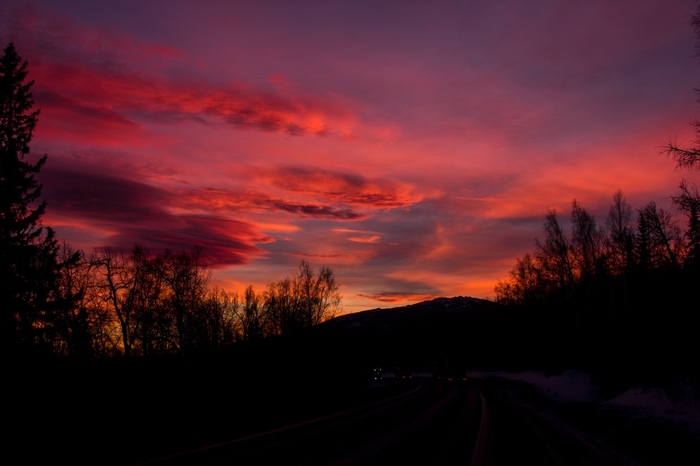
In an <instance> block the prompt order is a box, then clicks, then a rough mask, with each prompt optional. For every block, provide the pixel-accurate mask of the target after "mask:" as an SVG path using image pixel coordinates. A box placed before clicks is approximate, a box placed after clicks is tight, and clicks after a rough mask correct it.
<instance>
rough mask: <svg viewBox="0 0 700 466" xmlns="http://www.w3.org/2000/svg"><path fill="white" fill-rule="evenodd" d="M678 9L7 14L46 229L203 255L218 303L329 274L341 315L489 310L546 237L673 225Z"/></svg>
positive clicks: (472, 6) (506, 4) (112, 9)
mask: <svg viewBox="0 0 700 466" xmlns="http://www.w3.org/2000/svg"><path fill="white" fill-rule="evenodd" d="M696 9H697V3H696V2H695V1H694V0H673V1H668V0H634V1H632V0H620V1H615V2H610V1H608V0H586V1H567V2H562V1H560V0H531V1H527V2H522V1H516V0H503V1H498V2H493V1H487V0H475V1H472V0H462V1H456V0H455V1H430V2H427V1H382V0H373V1H363V0H357V1H334V0H326V1H298V2H290V1H284V0H278V1H269V0H262V1H255V2H250V1H248V2H244V1H224V0H201V1H199V2H196V3H195V2H189V1H179V0H167V1H166V0H151V1H143V0H121V1H119V2H94V1H87V0H72V1H69V0H64V1H62V0H53V1H49V0H45V1H42V0H35V1H33V0H21V1H20V0H4V1H3V2H2V4H1V5H0V45H1V46H2V48H4V47H5V46H6V45H7V44H9V43H10V42H12V43H13V44H14V45H15V48H16V49H17V52H18V53H19V55H20V56H21V57H22V59H23V60H27V61H28V63H29V65H28V69H29V79H32V80H34V81H35V83H34V86H33V88H32V92H33V95H34V100H35V108H40V109H41V113H40V115H39V122H38V125H37V127H36V130H35V133H34V138H33V140H32V142H31V149H32V154H31V155H30V157H39V156H41V155H44V154H46V155H48V161H47V163H46V165H45V166H44V168H43V169H42V171H41V173H40V176H39V180H40V181H41V182H42V183H43V197H44V199H45V200H46V202H47V203H48V208H47V212H46V214H45V216H44V218H43V223H44V224H45V225H48V226H51V227H52V228H54V229H55V230H56V232H57V236H58V238H59V240H61V241H66V242H67V243H68V244H70V245H71V246H72V247H74V248H76V249H81V250H83V251H85V252H86V253H87V254H88V255H89V254H91V253H93V252H94V251H95V250H97V249H99V248H101V247H104V246H105V245H110V246H112V247H113V248H115V249H119V250H124V251H128V250H130V249H131V248H132V247H133V246H134V245H135V244H136V243H138V244H142V245H143V246H144V247H145V248H147V249H149V250H151V251H154V252H158V251H162V250H164V249H170V250H173V251H180V250H183V249H191V248H193V247H195V246H198V247H201V248H202V250H203V252H204V254H205V257H206V258H207V262H208V264H209V265H210V267H211V269H212V282H211V283H212V284H213V285H215V286H218V287H222V288H225V289H228V290H231V291H239V292H240V291H243V289H244V288H245V287H247V286H248V285H252V286H254V288H255V289H256V290H258V291H263V290H264V288H265V286H266V284H268V283H270V282H273V281H277V280H280V279H282V278H284V277H287V276H290V275H292V274H294V273H295V272H296V270H297V267H298V265H299V263H300V262H301V261H302V260H305V261H307V262H309V263H310V264H311V265H312V267H314V269H315V270H317V271H318V270H319V269H320V267H322V266H326V267H330V268H331V269H332V270H333V272H334V275H335V278H336V280H337V281H338V283H339V285H340V292H341V294H342V296H343V311H342V312H355V311H360V310H365V309H373V308H377V307H394V306H399V305H404V304H410V303H414V302H419V301H423V300H426V299H431V298H434V297H444V296H447V297H449V296H472V297H476V298H484V299H494V297H495V293H494V285H495V284H496V283H497V281H498V280H501V279H504V278H507V277H508V273H509V271H510V270H511V269H512V268H513V266H514V265H515V259H516V258H517V257H521V256H523V255H524V254H526V253H528V252H532V251H533V250H534V246H535V239H536V238H541V237H542V235H543V234H542V232H543V228H542V226H543V223H544V218H545V215H546V214H547V212H548V210H549V209H556V210H557V212H558V213H559V215H560V219H561V220H562V223H566V221H567V219H568V215H569V213H570V211H571V204H572V201H573V200H574V199H576V200H577V202H578V203H579V204H580V205H581V206H582V207H583V208H585V209H586V210H587V211H589V212H590V213H591V214H593V215H594V216H595V217H596V219H597V220H598V222H599V223H600V224H604V223H605V217H606V215H607V211H608V208H609V206H610V204H611V202H612V196H613V194H614V192H615V191H617V190H618V189H620V190H622V192H623V193H624V195H625V197H626V199H627V201H628V203H629V204H630V205H631V206H632V207H634V208H639V207H642V206H643V205H644V204H646V203H648V202H650V201H654V202H656V203H657V204H658V205H661V206H663V207H665V208H668V209H671V208H672V206H671V203H670V200H669V198H670V196H672V195H674V194H676V192H677V191H678V185H679V183H680V181H681V180H682V179H685V180H687V181H689V182H691V183H694V182H697V181H698V178H700V177H699V176H698V174H699V173H698V172H697V171H695V172H689V171H680V170H678V169H676V167H675V163H674V162H673V160H671V159H669V158H668V157H666V156H665V155H663V154H662V151H661V149H662V147H663V146H664V145H665V144H666V143H668V142H669V141H675V142H677V143H679V144H681V145H690V144H692V143H693V142H694V138H695V134H694V129H693V127H692V126H691V124H690V123H691V122H692V121H693V120H694V119H695V118H696V115H697V110H698V98H697V94H696V92H695V89H696V88H697V87H698V86H699V81H700V79H698V78H699V77H700V74H699V73H698V62H699V60H698V57H697V56H696V55H695V48H694V45H695V37H694V35H693V30H692V27H691V25H690V16H691V14H693V13H694V12H695V11H696Z"/></svg>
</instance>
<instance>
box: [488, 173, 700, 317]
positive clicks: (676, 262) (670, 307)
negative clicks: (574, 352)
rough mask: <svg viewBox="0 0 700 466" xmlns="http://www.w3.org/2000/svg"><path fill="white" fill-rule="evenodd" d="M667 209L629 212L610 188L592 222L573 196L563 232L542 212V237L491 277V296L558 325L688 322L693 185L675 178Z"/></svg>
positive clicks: (698, 215) (696, 255)
mask: <svg viewBox="0 0 700 466" xmlns="http://www.w3.org/2000/svg"><path fill="white" fill-rule="evenodd" d="M673 206H674V207H675V208H676V210H677V211H676V212H671V211H667V210H664V209H663V208H661V207H659V206H657V205H656V203H655V202H649V203H648V204H646V205H644V206H642V207H639V208H636V209H633V208H632V207H631V206H630V205H629V204H628V203H627V201H626V200H625V197H624V196H623V194H622V192H621V191H618V192H616V193H615V194H614V195H613V198H612V203H611V205H610V207H609V210H608V214H607V217H606V218H605V219H603V220H602V221H600V220H598V219H596V218H595V217H594V216H593V215H591V214H590V213H589V212H588V211H587V210H586V209H585V208H584V207H582V206H581V205H580V204H579V203H578V202H577V201H576V200H574V201H573V204H572V209H571V217H570V225H571V227H570V230H569V231H567V230H566V229H565V228H564V226H562V223H561V221H560V219H559V216H558V214H557V212H556V211H554V210H551V211H549V212H548V213H547V215H546V217H545V221H544V239H542V240H541V241H540V240H539V239H538V240H537V241H536V244H535V251H534V252H532V253H528V254H525V255H524V256H523V257H521V258H518V259H517V260H516V264H515V267H514V268H513V269H512V270H511V272H510V277H509V278H507V279H505V280H502V281H499V282H498V284H497V285H496V287H495V292H496V300H497V301H498V302H500V303H503V304H508V305H518V306H521V307H524V308H527V309H530V310H533V311H536V312H539V313H541V314H543V315H546V322H549V323H556V324H558V325H559V324H560V325H561V327H560V328H573V327H578V328H593V329H597V330H600V329H601V328H616V329H623V328H628V329H639V328H647V329H653V328H656V329H658V330H661V329H662V328H667V327H668V326H672V327H675V328H682V327H683V326H685V325H690V323H691V322H692V321H694V319H695V314H696V313H697V311H698V310H699V309H700V305H699V304H700V303H699V301H700V300H699V298H698V288H697V287H698V284H700V193H698V190H697V188H696V187H692V188H691V187H689V186H688V184H687V183H686V182H682V183H681V185H680V192H679V193H678V195H676V196H674V197H673ZM676 214H680V215H676ZM679 218H680V219H684V220H685V222H683V221H682V220H677V219H679ZM679 222H680V224H679ZM683 223H684V224H685V225H684V228H683V227H682V226H681V225H683Z"/></svg>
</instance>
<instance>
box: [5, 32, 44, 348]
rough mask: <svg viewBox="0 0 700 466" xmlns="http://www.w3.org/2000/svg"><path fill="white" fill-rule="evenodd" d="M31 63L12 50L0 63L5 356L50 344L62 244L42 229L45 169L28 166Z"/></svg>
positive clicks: (33, 113) (38, 165) (31, 124)
mask: <svg viewBox="0 0 700 466" xmlns="http://www.w3.org/2000/svg"><path fill="white" fill-rule="evenodd" d="M26 77H27V62H23V61H22V59H21V58H20V57H19V55H18V54H17V51H16V50H15V47H14V45H13V44H9V45H8V46H7V47H6V48H5V49H4V53H3V55H2V56H1V57H0V345H2V347H1V349H2V351H3V353H4V354H5V355H6V354H7V353H8V352H11V353H14V352H17V351H20V352H26V351H27V350H32V351H33V350H35V349H36V348H37V346H38V344H39V343H44V342H46V341H47V339H46V338H45V332H46V329H47V327H50V324H49V321H50V319H48V318H47V316H48V314H49V313H50V307H51V301H52V299H51V295H52V292H53V290H54V289H55V283H56V278H57V273H58V265H57V253H58V244H57V241H56V239H55V238H54V232H53V230H52V229H51V228H48V227H43V226H41V218H42V216H43V215H44V212H45V210H46V203H45V202H40V197H41V184H40V183H39V182H38V181H37V179H36V175H37V174H38V173H39V171H40V170H41V168H42V167H43V165H44V164H45V163H46V156H45V155H44V156H43V157H41V158H40V159H39V160H38V161H36V162H31V161H29V160H26V158H27V156H28V155H29V154H30V149H29V143H30V141H31V139H32V136H33V133H34V128H35V126H36V123H37V118H38V115H39V110H32V107H33V106H34V99H33V96H32V93H31V88H32V86H33V84H34V81H29V82H26Z"/></svg>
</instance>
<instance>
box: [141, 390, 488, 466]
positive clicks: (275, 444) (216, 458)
mask: <svg viewBox="0 0 700 466" xmlns="http://www.w3.org/2000/svg"><path fill="white" fill-rule="evenodd" d="M482 399H483V398H482V396H481V394H480V393H479V391H478V390H477V389H476V388H475V387H474V386H473V385H471V384H467V383H455V382H448V381H440V380H431V379H426V380H420V381H416V380H414V381H411V385H410V386H409V389H408V391H406V392H404V393H401V394H399V395H394V396H391V397H389V398H385V399H382V400H379V401H374V402H371V403H367V404H365V405H363V406H360V407H357V408H354V409H349V410H346V411H342V412H338V413H334V414H331V415H328V416H324V417H320V418H316V419H311V420H308V421H305V422H301V423H298V424H294V425H291V426H285V427H281V428H277V429H274V430H270V431H267V432H261V433H258V434H254V435H250V436H247V437H243V438H237V439H231V440H230V441H226V442H221V443H218V444H216V445H209V446H206V447H202V448H199V449H195V450H190V451H186V452H180V453H176V454H173V455H170V456H164V457H161V458H155V459H153V460H150V461H147V462H144V463H140V465H141V466H145V465H168V466H171V465H190V464H197V465H220V464H221V465H223V464H237V465H253V464H281V463H284V464H297V465H300V464H306V465H353V464H363V465H368V464H380V463H381V464H387V461H389V464H396V463H397V462H405V463H407V464H431V465H438V464H470V461H471V459H472V454H473V453H474V452H475V445H476V442H477V439H478V438H479V429H480V425H481V423H482Z"/></svg>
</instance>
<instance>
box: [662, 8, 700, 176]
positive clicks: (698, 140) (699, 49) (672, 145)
mask: <svg viewBox="0 0 700 466" xmlns="http://www.w3.org/2000/svg"><path fill="white" fill-rule="evenodd" d="M691 24H692V26H693V29H694V31H695V38H696V42H695V54H696V55H697V56H699V57H700V6H699V7H698V12H696V13H695V14H694V15H693V16H692V18H691ZM696 92H698V93H699V94H700V89H696ZM692 125H693V126H694V127H695V144H694V145H693V146H691V147H681V146H680V145H678V144H677V143H676V142H674V141H669V142H668V144H666V146H665V147H664V149H663V152H664V153H665V154H666V155H668V156H669V157H672V158H674V159H675V160H676V164H677V165H678V168H693V167H695V168H700V120H697V119H696V120H695V121H694V122H693V123H692Z"/></svg>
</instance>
